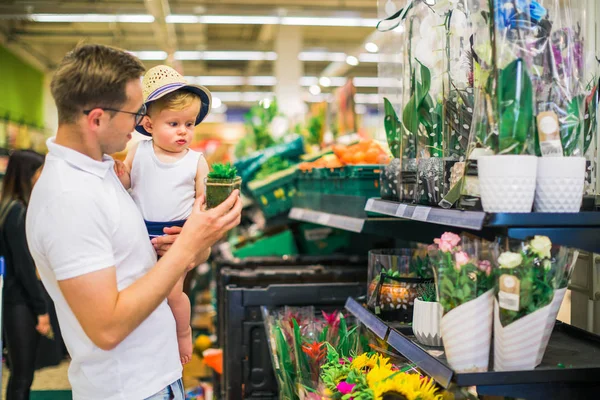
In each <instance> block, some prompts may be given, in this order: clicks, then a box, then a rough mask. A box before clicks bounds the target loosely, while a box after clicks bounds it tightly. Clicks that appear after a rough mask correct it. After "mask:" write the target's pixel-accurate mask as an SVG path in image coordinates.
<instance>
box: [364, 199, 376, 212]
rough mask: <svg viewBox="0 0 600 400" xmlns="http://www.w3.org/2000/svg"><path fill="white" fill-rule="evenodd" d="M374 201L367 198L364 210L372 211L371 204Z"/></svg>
mask: <svg viewBox="0 0 600 400" xmlns="http://www.w3.org/2000/svg"><path fill="white" fill-rule="evenodd" d="M374 203H375V199H369V200H367V205H366V206H365V210H367V211H374V210H373V204H374Z"/></svg>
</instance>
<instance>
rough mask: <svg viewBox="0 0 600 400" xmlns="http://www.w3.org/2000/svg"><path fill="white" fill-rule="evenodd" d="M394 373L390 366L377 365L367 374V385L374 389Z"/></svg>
mask: <svg viewBox="0 0 600 400" xmlns="http://www.w3.org/2000/svg"><path fill="white" fill-rule="evenodd" d="M394 373H395V372H394V371H392V367H391V366H390V365H389V364H384V365H376V366H374V367H373V368H372V369H371V370H370V371H369V372H368V373H367V384H368V385H369V387H370V388H371V389H374V388H375V386H376V385H377V384H378V383H380V382H383V381H384V380H386V379H387V378H389V377H390V376H391V375H393V374H394Z"/></svg>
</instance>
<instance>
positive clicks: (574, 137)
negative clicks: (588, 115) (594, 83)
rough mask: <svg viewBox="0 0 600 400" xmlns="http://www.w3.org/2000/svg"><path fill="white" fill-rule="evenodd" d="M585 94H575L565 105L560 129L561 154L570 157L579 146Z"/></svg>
mask: <svg viewBox="0 0 600 400" xmlns="http://www.w3.org/2000/svg"><path fill="white" fill-rule="evenodd" d="M584 100H585V96H583V95H579V96H575V97H574V98H573V99H572V100H571V102H570V103H569V104H568V106H567V116H566V117H565V119H564V121H563V124H562V126H561V129H560V141H561V143H562V147H563V154H564V155H565V156H566V157H570V156H572V155H573V153H574V152H575V151H576V150H577V147H578V146H581V140H580V139H581V135H582V134H583V133H584V132H582V128H583V127H584V125H583V124H582V117H583V115H582V112H581V111H582V110H583V102H584Z"/></svg>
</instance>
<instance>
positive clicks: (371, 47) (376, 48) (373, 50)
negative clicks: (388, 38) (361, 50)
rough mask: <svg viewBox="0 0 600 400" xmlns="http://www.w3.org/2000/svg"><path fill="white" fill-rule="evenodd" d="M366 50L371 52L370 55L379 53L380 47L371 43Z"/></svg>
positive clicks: (366, 46) (366, 45)
mask: <svg viewBox="0 0 600 400" xmlns="http://www.w3.org/2000/svg"><path fill="white" fill-rule="evenodd" d="M365 49H366V50H367V51H368V52H369V53H377V52H378V51H379V46H377V45H376V44H375V43H373V42H369V43H367V44H365Z"/></svg>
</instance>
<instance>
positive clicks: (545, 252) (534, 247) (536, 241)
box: [529, 236, 552, 258]
mask: <svg viewBox="0 0 600 400" xmlns="http://www.w3.org/2000/svg"><path fill="white" fill-rule="evenodd" d="M529 247H530V249H531V251H532V252H533V253H535V254H537V256H538V257H540V258H550V257H551V254H550V251H551V250H552V242H551V241H550V238H548V237H547V236H535V237H534V238H533V239H532V240H531V242H529Z"/></svg>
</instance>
